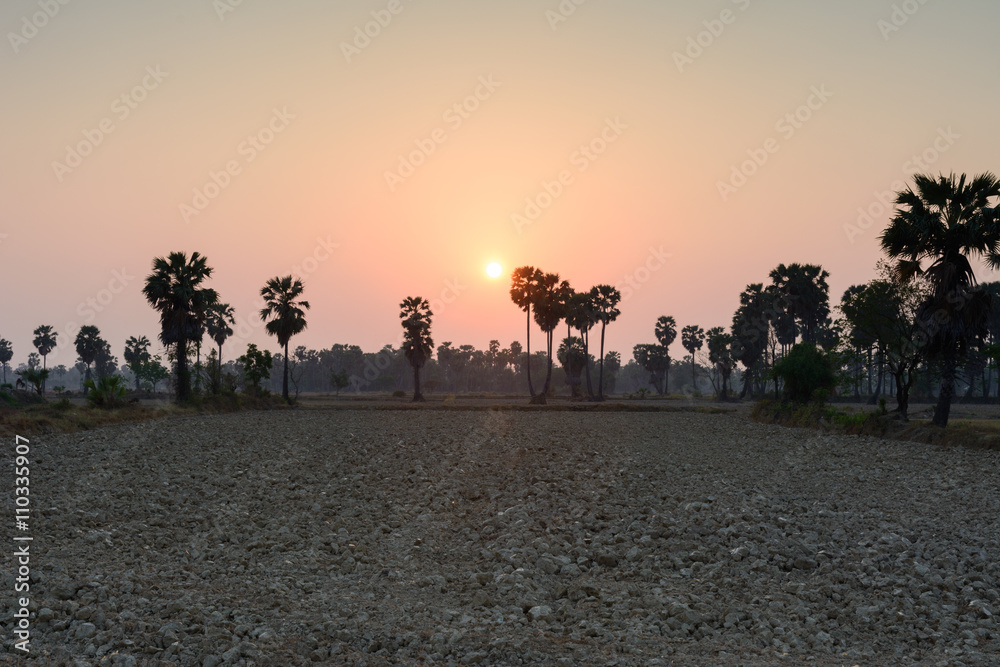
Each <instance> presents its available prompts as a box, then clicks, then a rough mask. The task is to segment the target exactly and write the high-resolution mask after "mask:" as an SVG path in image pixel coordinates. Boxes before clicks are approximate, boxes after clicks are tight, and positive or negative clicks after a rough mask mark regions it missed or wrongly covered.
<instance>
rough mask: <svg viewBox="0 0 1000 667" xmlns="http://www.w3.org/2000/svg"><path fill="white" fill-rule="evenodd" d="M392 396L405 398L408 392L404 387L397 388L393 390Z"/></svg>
mask: <svg viewBox="0 0 1000 667" xmlns="http://www.w3.org/2000/svg"><path fill="white" fill-rule="evenodd" d="M392 397H393V398H405V397H406V392H405V391H403V390H402V389H397V390H396V391H394V392H392Z"/></svg>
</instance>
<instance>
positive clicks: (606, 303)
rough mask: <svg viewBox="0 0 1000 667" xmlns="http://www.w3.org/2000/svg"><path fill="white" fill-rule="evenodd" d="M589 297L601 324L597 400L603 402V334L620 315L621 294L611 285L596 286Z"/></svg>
mask: <svg viewBox="0 0 1000 667" xmlns="http://www.w3.org/2000/svg"><path fill="white" fill-rule="evenodd" d="M590 297H591V300H592V302H593V304H594V312H595V313H596V316H597V320H598V321H599V322H600V323H601V372H600V374H599V376H598V380H597V383H598V384H597V400H599V401H603V400H604V332H605V330H606V329H607V328H608V324H610V323H611V322H614V321H615V320H617V319H618V316H619V315H621V311H620V310H618V304H619V303H621V300H622V293H621V292H619V291H618V289H617V288H615V287H612V286H611V285H597V286H596V287H594V288H592V289H591V290H590Z"/></svg>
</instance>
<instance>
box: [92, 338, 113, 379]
mask: <svg viewBox="0 0 1000 667" xmlns="http://www.w3.org/2000/svg"><path fill="white" fill-rule="evenodd" d="M94 372H95V373H96V374H97V377H99V378H102V377H108V376H109V375H114V374H115V373H117V372H118V357H116V356H114V355H113V354H111V344H110V343H108V341H106V340H104V339H103V338H102V339H101V346H100V349H99V350H98V351H97V355H96V356H95V357H94Z"/></svg>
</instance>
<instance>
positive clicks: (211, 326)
mask: <svg viewBox="0 0 1000 667" xmlns="http://www.w3.org/2000/svg"><path fill="white" fill-rule="evenodd" d="M231 324H236V316H235V313H234V312H233V307H232V306H230V305H229V304H228V303H221V302H219V301H216V302H214V303H212V304H211V305H210V306H209V307H208V309H207V311H206V312H205V330H206V331H207V332H208V336H209V338H211V339H212V340H213V341H214V342H215V344H216V345H218V346H219V361H218V368H217V369H216V370H217V374H216V377H217V378H221V377H222V345H223V344H224V343H225V342H226V340H228V338H229V337H230V336H232V335H233V328H232V327H231V326H230V325H231ZM212 389H213V391H216V392H217V391H219V387H213V388H212Z"/></svg>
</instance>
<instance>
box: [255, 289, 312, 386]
mask: <svg viewBox="0 0 1000 667" xmlns="http://www.w3.org/2000/svg"><path fill="white" fill-rule="evenodd" d="M302 290H303V286H302V281H301V280H298V279H296V280H292V277H291V276H285V277H284V278H278V277H275V278H271V279H270V280H268V281H267V283H266V284H265V285H264V287H262V288H261V290H260V295H261V297H262V298H263V299H264V304H265V305H264V307H263V308H261V309H260V319H261V321H266V322H267V324H266V325H265V328H266V329H267V333H269V334H271V335H272V336H274V337H276V338H277V339H278V345H280V346H281V347H282V348H283V349H284V354H283V355H282V356H283V357H284V373H283V374H282V380H281V398H283V399H284V400H285V401H288V341H289V340H291V338H292V336H294V335H295V334H297V333H301V332H302V331H303V330H304V329H305V328H306V317H305V311H306V310H308V309H309V302H308V301H302V300H301V299H299V297H300V296H302ZM297 299H298V300H297ZM268 317H270V318H271V319H270V321H268V320H267V318H268Z"/></svg>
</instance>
